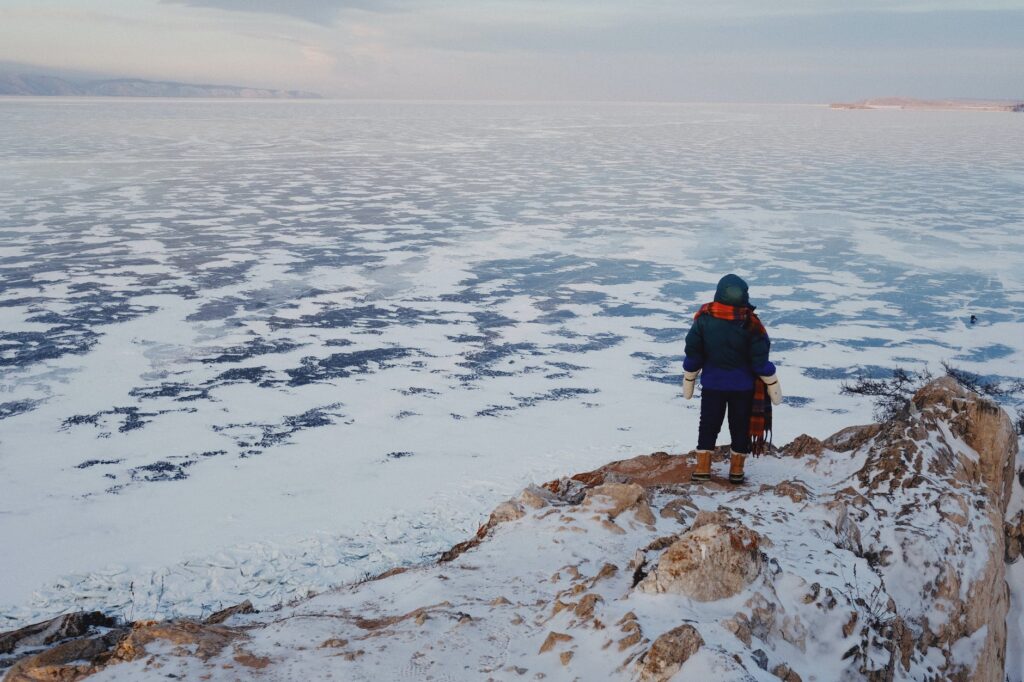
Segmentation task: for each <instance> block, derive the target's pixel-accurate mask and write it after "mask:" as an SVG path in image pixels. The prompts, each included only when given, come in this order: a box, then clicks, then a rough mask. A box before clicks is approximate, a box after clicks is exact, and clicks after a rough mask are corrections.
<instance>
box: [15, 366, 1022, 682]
mask: <svg viewBox="0 0 1024 682" xmlns="http://www.w3.org/2000/svg"><path fill="white" fill-rule="evenodd" d="M1016 453H1017V438H1016V435H1015V434H1014V432H1013V429H1012V427H1011V423H1010V420H1009V418H1008V416H1007V415H1006V414H1005V413H1004V412H1003V411H1002V410H1001V409H999V408H998V407H997V406H995V405H994V404H992V403H990V402H988V401H986V400H984V399H982V398H980V397H978V396H977V395H974V394H972V393H969V392H967V391H965V390H964V389H962V388H960V387H959V386H958V385H956V384H955V383H954V382H953V381H952V380H948V379H941V380H938V381H935V382H933V383H931V384H929V385H928V386H927V387H925V388H924V389H922V390H921V391H920V392H919V393H918V394H917V396H915V398H914V401H913V407H912V409H911V410H910V413H909V414H908V415H907V416H906V418H904V419H902V420H899V421H896V422H892V423H889V424H882V425H878V424H875V425H870V426H862V427H850V428H847V429H844V430H843V431H841V432H839V433H837V434H835V435H834V436H832V437H829V438H826V439H824V440H819V439H816V438H812V437H810V436H803V437H801V438H798V439H797V440H796V441H794V442H793V443H791V444H790V445H789V446H787V447H785V448H783V449H781V450H779V451H773V452H772V453H769V454H768V455H766V456H764V457H761V458H757V459H752V460H751V461H750V463H749V470H748V472H747V476H748V480H747V483H746V484H745V485H742V486H731V485H729V484H728V483H725V482H723V481H722V480H721V479H720V478H716V479H713V480H712V481H710V482H706V483H691V481H690V473H691V471H692V466H693V462H694V460H693V457H692V456H691V455H670V454H668V453H655V454H653V455H644V456H641V457H636V458H633V459H630V460H624V461H620V462H612V463H610V464H608V465H606V466H604V467H601V468H600V469H597V470H595V471H590V472H585V473H581V474H577V475H575V476H572V477H569V478H564V479H561V480H558V481H551V482H549V483H546V484H544V485H543V486H531V487H530V488H528V489H527V490H525V491H523V492H522V493H521V494H520V495H518V496H516V497H515V498H514V499H512V500H509V501H507V502H504V503H502V504H501V505H499V506H498V507H497V508H496V509H495V511H494V513H493V514H492V515H490V517H489V518H488V519H487V520H486V522H485V523H484V524H483V525H482V526H481V527H480V530H479V531H478V532H477V534H476V535H475V536H474V537H472V538H470V539H468V540H467V541H466V542H463V543H460V544H459V545H457V546H455V547H453V548H452V549H451V550H449V551H448V552H445V553H444V554H443V555H442V556H441V557H439V561H437V562H429V563H425V564H424V565H422V566H419V567H400V568H396V569H393V570H391V571H389V572H387V573H385V574H383V575H381V576H379V577H378V578H376V579H371V580H367V581H364V582H361V583H359V584H357V585H352V586H348V587H345V588H341V589H338V590H335V591H333V592H329V593H325V594H321V595H319V596H316V597H313V598H311V599H308V600H305V601H303V602H300V603H297V604H293V605H290V606H287V607H282V608H280V609H277V610H275V611H272V612H268V613H250V612H249V611H250V609H248V608H241V607H240V608H238V609H234V610H229V611H225V612H223V615H218V616H217V622H216V623H213V622H207V623H202V624H199V623H188V622H177V623H170V624H163V625H159V624H154V623H148V624H135V625H134V626H133V627H127V626H121V627H116V628H113V629H110V628H99V629H96V628H92V629H91V630H90V631H89V632H86V633H85V634H83V635H82V638H83V639H79V640H74V639H73V640H71V642H72V643H74V642H76V641H77V642H84V643H85V644H79V645H72V646H70V647H69V643H68V642H63V643H60V642H57V643H56V644H57V649H51V650H50V652H51V653H49V654H47V652H43V653H42V654H39V653H36V652H32V653H33V654H35V655H34V656H29V657H27V658H23V659H22V662H21V663H19V664H18V668H17V671H18V675H20V677H17V678H15V679H18V680H21V679H39V675H37V674H36V673H40V671H39V670H37V669H36V668H35V667H34V666H43V665H44V664H45V665H47V666H50V667H48V668H47V669H46V674H50V675H53V676H55V677H51V679H78V678H79V677H81V676H82V675H85V674H88V675H91V674H92V673H93V672H95V671H99V674H98V676H97V677H98V678H102V677H104V676H107V677H108V678H109V679H119V680H131V679H140V680H142V679H151V678H153V677H156V676H160V677H168V676H177V677H178V678H186V679H210V680H227V679H236V678H238V677H243V678H245V677H247V676H249V677H251V676H253V675H254V674H256V671H258V673H259V675H261V676H263V677H265V678H266V679H325V678H327V677H333V678H334V679H449V680H488V679H491V680H509V679H512V680H515V679H545V680H548V681H551V680H605V679H618V680H636V679H640V680H644V681H654V680H657V681H658V682H665V681H666V680H669V679H674V680H721V681H728V680H737V681H739V680H743V681H745V682H746V681H750V680H755V681H760V682H777V681H778V680H785V681H786V682H802V681H803V680H808V681H809V680H816V681H818V682H827V681H836V682H840V681H843V682H846V681H848V680H871V681H883V680H885V681H888V680H925V679H929V680H953V681H957V682H974V681H977V682H1003V680H1004V679H1005V677H1004V670H1006V666H1005V661H1006V656H1007V624H1006V617H1007V611H1008V594H1007V592H1008V587H1007V583H1006V568H1005V564H1004V555H1005V556H1007V557H1010V558H1013V557H1014V556H1016V554H1019V551H1020V549H1019V547H1020V543H1021V536H1022V535H1024V533H1022V532H1021V531H1020V529H1021V528H1024V525H1021V523H1020V521H1019V517H1014V518H1012V519H1011V520H1010V521H1009V522H1007V523H1006V526H1005V529H1004V518H1005V515H1006V512H1007V505H1008V502H1009V499H1010V496H1011V493H1012V494H1015V495H1017V496H1018V499H1024V498H1022V497H1021V495H1022V491H1021V490H1019V483H1018V482H1016V480H1015V478H1014V476H1013V473H1014V471H1013V466H1014V461H1015V457H1016ZM716 466H718V467H719V470H718V471H716V474H721V468H722V467H723V466H724V463H722V462H719V463H718V464H717V465H716ZM1005 537H1009V538H1010V541H1009V542H1007V541H1006V540H1005ZM221 620H223V622H220V621H221ZM44 631H45V632H51V631H55V629H54V628H53V627H50V626H48V625H45V624H44V625H41V626H39V627H37V628H35V629H33V630H31V631H30V632H26V633H23V635H19V636H17V637H13V638H8V640H4V639H3V637H2V636H0V641H10V642H15V641H26V642H28V641H31V642H35V641H36V640H35V639H29V635H32V636H33V637H34V634H33V633H36V632H44ZM85 638H91V639H85ZM52 641H53V640H47V642H52ZM204 643H205V644H204ZM86 644H88V646H86ZM11 646H14V647H15V648H17V646H16V645H14V644H12V645H11ZM60 647H65V649H64V650H63V651H64V652H65V653H67V654H68V655H74V656H75V657H76V658H77V659H78V660H75V661H70V659H68V657H67V656H64V655H63V654H62V655H60V656H58V655H56V653H61V651H62V650H61V649H60ZM83 647H84V648H83ZM54 652H56V653H54ZM143 652H144V655H143ZM1010 653H1013V654H1014V655H1019V653H1017V652H1010ZM10 655H12V656H18V655H20V654H19V652H18V651H17V650H15V651H13V652H10ZM62 661H67V662H66V663H63V662H62ZM115 664H116V665H115ZM65 673H66V674H65ZM40 674H42V673H40ZM62 674H64V677H60V675H62ZM34 675H35V676H34Z"/></svg>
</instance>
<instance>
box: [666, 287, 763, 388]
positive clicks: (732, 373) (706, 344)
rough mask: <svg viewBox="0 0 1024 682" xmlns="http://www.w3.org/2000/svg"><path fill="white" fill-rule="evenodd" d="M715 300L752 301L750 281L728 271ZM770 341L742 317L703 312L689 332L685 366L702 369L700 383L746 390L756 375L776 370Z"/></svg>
mask: <svg viewBox="0 0 1024 682" xmlns="http://www.w3.org/2000/svg"><path fill="white" fill-rule="evenodd" d="M715 300H716V301H717V302H719V303H725V304H727V305H734V306H735V305H747V306H749V305H750V301H749V298H748V296H747V283H746V282H744V281H743V280H742V279H740V278H739V277H737V276H736V275H726V276H725V277H723V278H722V280H721V281H720V282H719V283H718V291H716V292H715ZM770 350H771V341H770V340H769V338H768V335H767V334H763V335H762V334H754V333H752V332H751V331H750V330H748V329H747V328H746V326H745V325H744V323H743V322H741V321H739V320H721V319H718V318H717V317H712V316H711V315H701V316H700V317H698V318H697V319H696V320H694V322H693V326H692V327H691V328H690V331H689V333H687V335H686V349H685V353H686V359H685V360H684V361H683V369H685V370H686V371H688V372H695V371H697V370H698V369H699V370H703V371H702V372H701V380H700V382H701V385H702V386H703V387H704V388H710V389H715V390H719V391H747V390H750V389H752V388H753V387H754V376H755V375H759V376H771V375H773V374H775V365H773V364H772V363H771V362H770V361H769V359H768V355H769V351H770Z"/></svg>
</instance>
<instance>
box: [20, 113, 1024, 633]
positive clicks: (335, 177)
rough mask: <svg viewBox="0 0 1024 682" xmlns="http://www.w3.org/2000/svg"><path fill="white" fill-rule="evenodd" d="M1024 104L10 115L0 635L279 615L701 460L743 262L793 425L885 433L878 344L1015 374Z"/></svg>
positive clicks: (782, 424) (780, 432) (894, 351)
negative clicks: (691, 339)
mask: <svg viewBox="0 0 1024 682" xmlns="http://www.w3.org/2000/svg"><path fill="white" fill-rule="evenodd" d="M1018 124H1019V121H1017V120H1016V119H1015V118H1014V117H1012V116H996V115H991V116H987V115H985V116H983V115H978V114H974V113H963V112H942V113H935V112H839V111H831V110H828V109H824V108H818V107H755V106H710V105H701V106H696V105H694V106H674V105H673V106H668V105H659V106H653V105H652V106H646V105H629V106H626V105H614V106H613V105H502V106H496V105H472V104H413V103H408V104H372V103H344V104H342V103H336V102H317V103H273V104H269V103H256V102H246V103H211V102H173V103H170V102H121V101H110V102H85V103H81V104H80V105H79V106H75V107H65V106H61V105H60V104H59V103H58V102H53V103H50V102H46V103H41V102H37V101H33V102H20V101H10V100H8V101H4V102H0V537H2V538H3V541H4V547H5V549H6V550H7V551H5V552H3V553H2V554H0V574H2V575H3V576H4V580H3V581H0V628H3V627H6V626H7V625H11V626H14V625H18V624H21V623H25V622H27V621H31V620H36V619H40V618H42V617H46V616H49V615H53V614H55V613H59V612H63V611H65V610H68V609H71V608H103V609H106V610H108V611H119V612H123V613H124V614H125V615H132V616H134V617H136V618H138V617H144V616H150V615H157V614H164V615H169V614H190V615H194V614H197V613H200V612H202V611H207V612H208V611H209V610H211V609H213V608H216V607H217V606H219V605H220V604H227V603H234V602H237V601H240V600H241V599H243V598H251V599H253V601H254V602H256V603H257V605H266V604H272V603H276V602H279V601H287V600H289V599H291V598H293V597H295V596H298V595H301V594H304V593H305V592H306V591H308V590H319V589H323V588H324V587H326V586H328V585H333V584H338V583H341V582H345V581H349V580H352V579H355V578H358V577H360V576H362V575H365V574H366V573H370V572H374V571H377V570H380V569H383V568H386V567H388V566H391V565H395V564H401V563H411V562H417V561H420V560H422V559H424V558H425V557H428V556H429V555H431V554H432V553H435V552H437V551H440V550H441V549H444V548H447V547H448V546H449V545H451V544H452V543H453V542H454V541H457V540H461V539H462V538H463V537H464V536H465V535H466V533H467V532H468V531H471V530H473V529H475V527H476V525H477V523H478V522H479V521H480V519H481V517H482V515H483V514H485V513H486V512H488V511H489V510H490V509H491V508H492V507H493V506H494V505H495V503H496V502H497V501H499V500H500V499H502V498H503V497H505V496H507V495H509V494H511V493H512V492H514V491H516V490H518V489H520V488H522V487H523V485H525V484H526V483H528V482H531V481H538V480H545V479H549V478H554V477H556V476H558V475H561V474H563V473H566V472H570V471H575V470H585V469H589V468H592V467H593V466H595V465H599V464H602V463H604V462H606V461H608V460H609V459H612V458H615V457H617V456H621V455H627V454H635V453H640V452H650V451H653V450H658V449H667V450H670V451H684V450H688V449H690V447H692V446H693V445H694V443H695V439H696V421H697V405H696V402H693V403H686V402H684V401H683V400H682V399H681V397H680V396H679V390H678V387H677V386H678V380H679V378H680V373H681V356H682V343H681V338H682V336H683V334H685V331H686V329H687V327H688V325H689V320H690V316H691V315H692V313H693V311H694V310H695V309H696V307H697V306H698V305H699V304H700V303H702V302H704V301H706V300H707V299H708V298H709V297H710V295H711V293H712V292H713V290H714V285H715V282H716V281H717V279H718V277H720V276H721V275H722V274H724V273H726V272H730V271H733V272H737V273H739V274H741V275H742V276H744V277H746V278H747V279H748V280H749V281H750V283H751V285H752V291H751V293H752V297H753V299H754V302H755V303H757V304H758V306H759V311H760V312H761V314H762V318H763V320H764V322H765V323H766V325H767V326H768V329H769V331H770V333H771V334H772V337H773V340H774V346H773V358H774V359H775V361H776V363H777V364H778V365H779V368H780V376H781V378H782V382H783V385H784V391H785V393H786V395H787V396H789V399H788V402H787V405H786V406H784V407H782V408H780V409H779V410H778V411H777V413H776V430H775V439H776V441H777V442H785V441H787V440H789V439H790V438H792V437H794V436H796V435H797V434H799V433H801V432H809V433H811V434H813V435H817V436H825V435H827V434H830V433H832V432H833V431H835V430H837V429H838V428H840V427H843V426H847V425H849V424H852V423H860V422H865V421H868V420H869V419H870V405H869V404H868V403H867V402H865V401H863V400H860V399H854V398H849V397H843V396H840V395H839V394H838V386H839V384H840V383H841V381H842V380H843V379H844V378H846V377H849V376H851V375H852V374H853V372H854V371H855V368H857V367H864V368H867V369H868V371H871V372H880V371H883V370H884V369H885V368H890V367H893V366H895V365H904V366H908V367H910V368H919V367H922V366H924V365H926V364H929V365H931V366H932V368H933V369H934V368H936V367H937V365H938V363H939V362H940V361H943V360H949V361H952V362H954V363H955V364H957V365H960V366H962V367H964V368H965V369H967V370H970V371H974V372H978V373H981V374H984V375H987V376H994V377H998V376H1019V375H1021V374H1022V371H1021V367H1022V364H1024V353H1022V343H1021V342H1022V334H1021V329H1022V327H1021V321H1022V317H1024V308H1022V307H1021V301H1022V300H1024V283H1022V277H1024V276H1022V274H1021V273H1022V272H1024V267H1022V266H1024V240H1022V238H1021V230H1022V228H1024V203H1022V202H1021V201H1020V178H1021V177H1024V161H1022V159H1024V154H1022V152H1024V129H1022V128H1021V127H1020V126H1019V125H1018ZM971 314H975V315H977V316H978V318H979V322H978V324H975V325H971V324H969V322H968V320H969V318H970V315H971ZM396 454H397V455H400V456H396ZM1015 598H1016V599H1018V600H1019V597H1015ZM1015 603H1019V601H1018V602H1015Z"/></svg>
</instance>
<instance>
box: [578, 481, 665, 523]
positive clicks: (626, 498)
mask: <svg viewBox="0 0 1024 682" xmlns="http://www.w3.org/2000/svg"><path fill="white" fill-rule="evenodd" d="M583 506H584V507H585V508H588V509H592V510H594V511H595V512H597V513H598V514H603V515H606V516H607V517H608V519H607V520H609V521H614V520H615V519H616V518H618V517H619V516H620V515H622V514H623V513H625V512H626V511H632V512H633V514H634V516H635V517H636V520H637V521H639V522H640V523H644V524H647V525H654V523H655V518H654V512H652V511H651V507H650V505H649V504H648V503H647V493H646V492H645V491H644V489H643V487H642V486H640V485H638V484H636V483H603V484H601V485H599V486H595V487H593V488H591V489H589V490H588V491H587V494H586V497H585V498H584V499H583Z"/></svg>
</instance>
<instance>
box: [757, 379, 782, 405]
mask: <svg viewBox="0 0 1024 682" xmlns="http://www.w3.org/2000/svg"><path fill="white" fill-rule="evenodd" d="M761 381H763V382H764V385H765V387H766V388H767V389H768V399H769V400H771V401H772V405H779V404H781V403H782V386H781V385H780V384H779V373H778V372H776V373H775V374H773V375H771V376H770V377H761Z"/></svg>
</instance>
